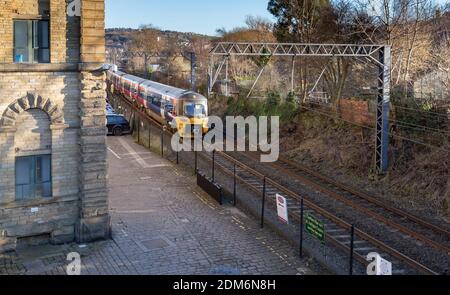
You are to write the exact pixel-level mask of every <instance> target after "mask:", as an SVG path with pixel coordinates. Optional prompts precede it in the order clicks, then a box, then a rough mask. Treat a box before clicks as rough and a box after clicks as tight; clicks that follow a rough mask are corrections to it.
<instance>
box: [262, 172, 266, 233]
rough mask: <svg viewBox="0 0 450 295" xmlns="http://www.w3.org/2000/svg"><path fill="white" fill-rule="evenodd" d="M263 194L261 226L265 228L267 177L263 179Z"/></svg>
mask: <svg viewBox="0 0 450 295" xmlns="http://www.w3.org/2000/svg"><path fill="white" fill-rule="evenodd" d="M263 181H264V182H263V195H262V206H261V228H264V209H265V203H266V177H265V176H264V180H263Z"/></svg>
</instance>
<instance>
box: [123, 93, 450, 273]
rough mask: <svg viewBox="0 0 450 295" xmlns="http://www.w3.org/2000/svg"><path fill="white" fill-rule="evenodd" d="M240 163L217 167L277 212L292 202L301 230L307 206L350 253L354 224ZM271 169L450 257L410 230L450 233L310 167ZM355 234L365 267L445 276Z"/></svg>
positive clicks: (227, 161)
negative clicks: (374, 264)
mask: <svg viewBox="0 0 450 295" xmlns="http://www.w3.org/2000/svg"><path fill="white" fill-rule="evenodd" d="M121 100H122V101H124V102H126V103H127V104H128V105H129V106H130V107H131V108H133V109H134V112H137V113H139V114H140V116H141V117H142V116H143V117H144V118H145V119H148V120H149V121H151V122H152V123H154V124H155V125H157V126H158V127H160V128H162V125H161V124H160V123H158V122H157V121H155V120H154V119H153V118H152V117H151V116H149V115H148V114H146V113H142V112H141V110H139V109H138V108H137V107H136V106H134V105H133V104H132V103H131V102H129V101H128V100H126V99H123V98H121ZM166 134H167V135H171V134H172V133H171V132H169V131H167V132H166ZM239 156H241V157H244V158H247V159H248V161H250V162H252V163H256V162H259V161H255V157H256V155H250V154H248V153H239ZM199 157H200V158H202V159H203V160H205V161H211V159H212V153H206V152H204V153H199ZM238 158H239V157H237V156H232V155H230V154H226V153H224V152H217V153H216V157H215V161H216V167H218V169H220V170H221V171H222V172H223V173H224V174H226V175H229V176H234V169H235V168H236V178H237V180H238V181H239V182H241V183H242V184H244V185H245V186H247V187H248V188H249V189H250V190H251V191H253V192H254V193H256V194H261V195H262V194H263V190H265V196H266V198H267V199H266V200H267V204H268V206H272V207H275V206H276V194H281V195H283V196H285V197H287V199H288V206H289V208H290V212H289V216H290V218H291V219H292V220H294V221H295V222H296V223H297V225H299V224H300V219H301V218H300V216H301V211H302V210H301V208H302V203H303V208H304V210H303V213H304V214H308V213H310V214H314V215H315V216H318V217H319V218H320V219H321V220H322V221H323V222H324V224H325V227H326V229H327V230H326V233H327V234H326V240H327V241H328V242H330V243H331V244H332V245H333V246H335V247H336V248H338V249H339V250H340V251H344V252H346V253H350V231H351V229H352V224H351V223H349V222H348V221H345V220H344V219H343V218H340V217H338V216H336V214H334V213H332V212H333V210H329V209H326V208H324V207H323V206H321V205H319V204H318V203H317V202H315V201H314V200H312V199H310V198H306V197H305V196H303V195H300V194H299V193H298V192H296V191H295V190H292V189H290V188H288V186H286V185H283V184H282V182H281V181H278V180H277V177H272V178H269V177H267V175H268V174H267V173H262V172H261V171H260V169H258V168H252V167H250V165H247V164H246V162H247V161H243V160H241V159H238ZM258 164H259V163H258ZM262 165H265V164H260V166H262ZM268 166H270V167H269V168H271V169H273V170H275V171H277V174H278V176H280V172H282V174H283V175H286V176H289V177H291V178H296V179H297V180H299V181H300V182H302V183H305V184H306V185H309V186H311V187H312V188H314V189H315V190H317V191H319V192H321V193H323V194H327V195H329V196H332V197H334V199H335V200H337V201H339V202H341V203H343V204H345V205H347V206H349V207H350V208H352V209H353V210H359V211H360V212H362V214H365V215H366V216H368V217H370V218H372V219H375V220H377V221H379V222H381V223H384V224H386V225H388V226H391V227H393V228H394V229H395V230H394V231H392V232H394V233H395V232H402V233H403V234H405V235H408V236H410V237H412V238H414V239H417V240H419V241H420V242H422V243H424V244H427V245H429V246H431V247H433V248H434V249H436V250H439V251H441V252H442V253H445V255H447V257H448V255H449V253H450V250H449V248H448V244H446V243H445V242H442V241H441V242H437V241H435V240H433V239H432V237H431V236H430V235H425V234H424V233H423V231H422V232H420V231H419V232H418V231H416V229H412V228H411V226H410V224H415V226H419V227H422V228H423V229H425V230H427V231H431V232H433V233H435V234H438V235H440V236H443V237H444V238H445V239H447V240H446V241H448V238H449V237H450V233H449V232H448V231H447V230H446V229H443V228H440V227H438V226H436V225H433V224H431V223H428V222H426V221H423V220H421V219H419V218H418V217H416V216H413V215H411V214H409V213H407V212H404V211H402V210H400V209H397V208H394V207H391V206H388V205H387V204H384V203H382V202H381V201H379V200H376V199H374V198H373V197H371V196H369V195H367V194H365V193H361V192H357V191H356V190H355V189H353V188H351V187H348V186H345V185H343V184H340V183H337V182H336V181H334V180H332V179H328V178H326V177H325V176H323V175H321V174H319V173H317V172H315V171H311V170H309V169H308V168H306V167H302V166H301V165H299V164H292V163H289V161H288V160H287V159H280V161H279V162H277V163H272V164H269V165H268ZM268 166H267V165H265V169H267V168H268ZM269 174H270V173H269ZM380 210H384V212H389V214H391V215H383V214H382V213H381V212H380ZM392 220H394V221H392ZM354 233H355V239H354V258H355V260H356V261H358V262H359V263H360V264H362V265H363V266H367V265H368V262H367V261H366V255H367V254H368V253H370V252H377V253H379V254H381V255H382V256H383V257H384V258H386V259H388V260H390V261H391V262H392V263H393V271H394V274H414V273H422V274H433V275H435V274H439V271H436V270H433V269H432V268H430V267H428V266H426V265H424V264H423V263H421V262H419V261H417V260H416V259H413V258H411V257H410V256H408V255H406V254H404V253H402V252H401V251H399V250H397V249H395V248H394V247H392V246H389V245H387V244H386V243H385V242H383V241H380V240H379V239H378V238H376V237H374V236H373V235H371V234H369V233H368V232H366V231H363V230H361V229H359V228H355V229H354Z"/></svg>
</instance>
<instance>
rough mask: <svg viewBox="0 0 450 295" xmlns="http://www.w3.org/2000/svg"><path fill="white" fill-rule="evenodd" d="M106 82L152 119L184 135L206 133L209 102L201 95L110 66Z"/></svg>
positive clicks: (184, 136)
mask: <svg viewBox="0 0 450 295" xmlns="http://www.w3.org/2000/svg"><path fill="white" fill-rule="evenodd" d="M107 79H108V84H109V85H112V86H111V87H114V90H115V91H116V92H118V93H120V94H122V95H123V96H124V97H125V98H126V99H128V100H129V101H130V102H133V103H134V104H136V105H137V106H138V107H140V108H141V109H142V110H145V111H146V112H147V113H148V114H149V115H150V116H151V117H152V118H153V119H155V120H156V121H158V122H159V123H161V124H163V125H166V126H168V127H169V128H170V129H173V130H177V131H178V133H179V135H180V136H181V137H183V138H192V137H193V136H194V134H196V133H202V134H206V132H208V101H207V99H206V97H204V96H203V95H201V94H199V93H196V92H193V91H189V90H185V89H180V88H176V87H172V86H168V85H164V84H161V83H157V82H154V81H150V80H145V79H142V78H139V77H136V76H133V75H128V74H126V73H124V72H120V71H117V70H115V69H113V68H111V69H110V70H109V71H108V75H107Z"/></svg>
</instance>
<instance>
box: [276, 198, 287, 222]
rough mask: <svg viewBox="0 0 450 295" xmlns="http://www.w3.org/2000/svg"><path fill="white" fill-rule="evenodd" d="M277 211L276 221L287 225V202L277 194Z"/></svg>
mask: <svg viewBox="0 0 450 295" xmlns="http://www.w3.org/2000/svg"><path fill="white" fill-rule="evenodd" d="M277 211H278V219H279V220H280V221H281V222H283V223H286V224H289V215H288V207H287V200H286V198H285V197H283V196H281V195H279V194H277Z"/></svg>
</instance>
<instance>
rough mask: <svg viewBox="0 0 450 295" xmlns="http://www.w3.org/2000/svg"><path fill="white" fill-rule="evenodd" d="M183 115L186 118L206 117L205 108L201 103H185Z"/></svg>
mask: <svg viewBox="0 0 450 295" xmlns="http://www.w3.org/2000/svg"><path fill="white" fill-rule="evenodd" d="M184 114H185V116H187V117H188V118H204V117H206V107H205V105H204V104H201V103H194V102H191V103H185V104H184Z"/></svg>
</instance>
